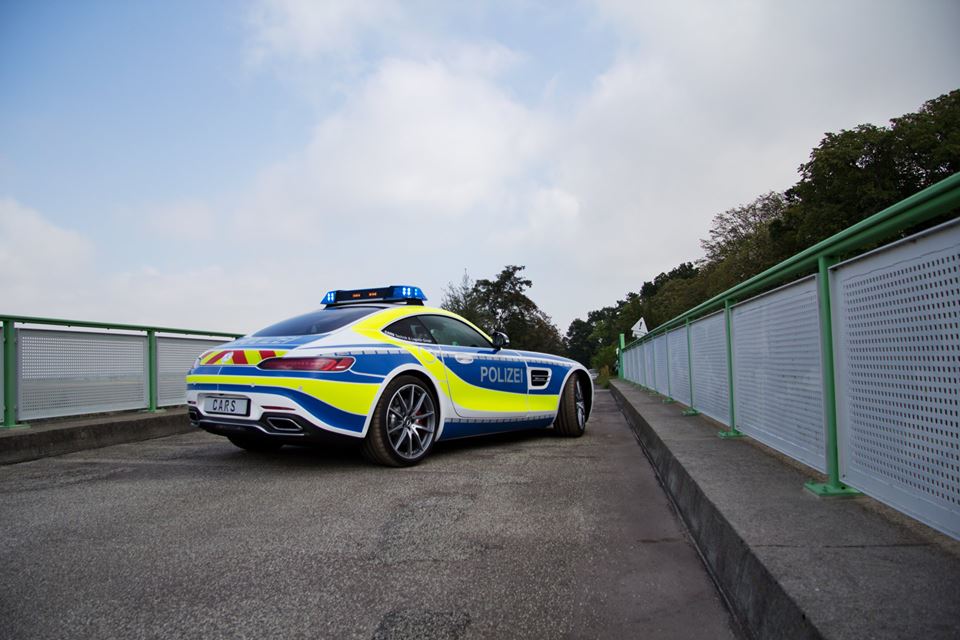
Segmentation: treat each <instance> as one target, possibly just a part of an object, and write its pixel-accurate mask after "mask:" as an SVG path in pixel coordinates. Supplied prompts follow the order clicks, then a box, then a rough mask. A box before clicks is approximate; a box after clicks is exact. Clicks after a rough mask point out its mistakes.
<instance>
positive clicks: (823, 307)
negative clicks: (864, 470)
mask: <svg viewBox="0 0 960 640" xmlns="http://www.w3.org/2000/svg"><path fill="white" fill-rule="evenodd" d="M958 208H960V173H958V174H954V175H952V176H950V177H949V178H947V179H945V180H942V181H940V182H938V183H936V184H934V185H932V186H930V187H927V188H926V189H923V190H922V191H919V192H917V193H915V194H914V195H912V196H910V197H909V198H906V199H904V200H902V201H900V202H898V203H897V204H895V205H893V206H890V207H887V208H886V209H884V210H883V211H880V212H879V213H876V214H874V215H872V216H870V217H868V218H865V219H864V220H861V221H860V222H858V223H857V224H855V225H853V226H851V227H848V228H847V229H844V230H843V231H841V232H840V233H837V234H835V235H833V236H831V237H829V238H827V239H826V240H823V241H821V242H818V243H817V244H815V245H813V246H812V247H810V248H808V249H806V250H805V251H801V252H800V253H798V254H796V255H794V256H792V257H790V258H787V259H786V260H784V261H783V262H780V263H779V264H777V265H775V266H773V267H771V268H769V269H767V270H766V271H763V272H762V273H760V274H758V275H756V276H754V277H752V278H749V279H748V280H745V281H743V282H741V283H739V284H737V285H735V286H733V287H731V288H730V289H727V290H726V291H724V292H723V293H720V294H718V295H716V296H713V297H712V298H710V299H709V300H707V301H706V302H703V303H701V304H699V305H697V306H695V307H693V308H691V309H689V310H687V311H685V312H684V313H682V314H680V315H678V316H677V317H675V318H672V319H670V320H668V321H667V322H664V323H663V324H661V325H660V326H658V327H656V328H655V329H653V330H652V331H650V332H649V333H647V334H646V335H644V336H642V337H641V338H638V339H637V340H634V341H633V342H631V343H630V344H627V345H625V346H623V345H624V339H623V334H621V335H620V344H621V347H622V348H621V363H620V372H619V377H620V378H623V362H622V358H623V353H624V352H625V351H629V350H630V349H632V348H634V347H636V346H638V345H640V344H642V343H645V342H649V341H650V340H652V339H654V338H655V337H657V336H658V335H660V334H662V333H665V332H667V331H670V330H671V329H673V328H675V327H678V326H680V325H681V324H683V325H686V330H687V340H688V345H689V344H690V343H689V340H690V322H691V321H693V320H695V319H697V318H700V317H703V316H705V315H707V314H710V313H713V312H714V311H717V310H718V309H723V312H724V321H725V330H726V343H727V344H726V348H727V377H728V382H729V403H730V428H729V430H727V431H722V432H720V434H719V435H720V436H721V437H726V438H729V437H739V436H742V435H743V434H742V433H741V432H740V431H739V430H738V429H737V427H736V425H737V421H736V415H735V403H734V397H735V396H734V391H735V389H734V378H733V372H734V368H733V358H734V356H735V354H734V351H733V344H732V331H731V315H732V314H731V308H732V306H733V304H734V303H735V302H737V301H740V300H744V299H745V298H747V297H748V296H750V295H752V294H756V293H760V292H762V291H764V290H766V289H770V288H772V287H774V286H775V285H779V284H783V283H784V282H786V281H788V280H791V279H793V278H795V277H797V276H802V275H808V274H811V273H817V274H818V276H819V285H818V286H819V291H818V295H819V298H820V311H819V313H820V332H821V340H820V342H821V358H822V368H823V400H824V410H825V419H826V425H825V426H826V429H825V438H826V447H827V450H826V466H827V476H828V481H827V482H826V483H814V482H809V483H807V485H806V486H807V488H808V489H809V490H810V491H813V492H814V493H816V494H817V495H847V494H850V493H856V490H855V489H852V488H850V487H847V486H846V485H844V484H843V483H842V482H841V481H840V471H839V463H838V447H837V406H836V382H835V371H834V353H833V327H832V319H831V304H830V284H829V282H830V281H829V278H828V276H829V269H830V267H831V266H833V265H834V264H836V262H837V258H838V256H842V255H846V254H848V253H850V252H852V251H855V250H857V249H864V248H866V247H869V246H871V245H872V244H874V243H876V242H879V241H882V240H887V239H890V238H891V237H893V236H895V235H896V234H899V233H901V232H903V231H906V230H908V229H910V228H911V227H914V226H916V225H918V224H920V223H923V222H926V221H928V220H931V219H933V218H936V217H938V216H942V215H944V214H947V213H949V212H951V211H954V210H956V209H958ZM688 349H689V347H688ZM691 362H692V361H691ZM689 374H690V375H689V377H690V385H691V387H690V397H691V406H690V408H691V409H694V405H693V368H692V365H691V367H690V371H689ZM655 388H656V382H654V389H655Z"/></svg>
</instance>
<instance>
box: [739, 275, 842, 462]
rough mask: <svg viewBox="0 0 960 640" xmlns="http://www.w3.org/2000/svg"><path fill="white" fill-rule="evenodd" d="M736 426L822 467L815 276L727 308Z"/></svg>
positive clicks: (819, 369)
mask: <svg viewBox="0 0 960 640" xmlns="http://www.w3.org/2000/svg"><path fill="white" fill-rule="evenodd" d="M732 325H733V350H734V357H733V367H734V398H735V409H736V421H737V425H736V426H737V428H738V429H740V430H741V431H743V432H744V433H746V434H748V435H750V436H752V437H754V438H756V439H757V440H760V441H761V442H763V443H764V444H767V445H768V446H771V447H773V448H774V449H777V450H778V451H781V452H783V453H785V454H787V455H788V456H790V457H792V458H795V459H797V460H799V461H801V462H803V463H805V464H808V465H810V466H811V467H814V468H815V469H819V470H820V471H824V470H826V454H825V448H824V413H823V380H822V377H821V368H820V325H819V316H818V306H817V290H816V280H815V279H814V278H812V277H810V278H805V279H804V280H800V281H799V282H796V283H794V284H790V285H787V286H786V287H782V288H780V289H777V290H775V291H773V292H770V293H767V294H764V295H762V296H759V297H756V298H753V299H751V300H748V301H747V302H744V303H742V304H739V305H737V306H735V307H734V308H733V318H732Z"/></svg>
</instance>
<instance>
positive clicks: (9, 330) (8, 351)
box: [0, 314, 242, 427]
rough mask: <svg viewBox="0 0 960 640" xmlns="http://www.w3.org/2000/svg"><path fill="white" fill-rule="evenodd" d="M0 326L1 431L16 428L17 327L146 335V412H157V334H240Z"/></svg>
mask: <svg viewBox="0 0 960 640" xmlns="http://www.w3.org/2000/svg"><path fill="white" fill-rule="evenodd" d="M0 322H2V323H3V427H15V426H17V380H18V378H17V342H16V340H17V338H16V335H17V333H16V331H15V327H16V325H17V324H27V325H52V326H58V327H67V328H72V327H77V328H83V329H104V330H107V331H132V332H138V333H143V334H146V337H147V384H148V389H149V393H148V404H147V410H148V411H151V412H155V411H157V382H158V369H157V334H158V333H162V334H174V335H181V336H208V337H218V338H219V337H225V338H239V337H241V335H242V334H238V333H228V332H223V331H201V330H198V329H177V328H173V327H155V326H147V325H136V324H117V323H109V322H91V321H86V320H64V319H60V318H38V317H31V316H14V315H3V314H0Z"/></svg>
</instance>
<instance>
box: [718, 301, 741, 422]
mask: <svg viewBox="0 0 960 640" xmlns="http://www.w3.org/2000/svg"><path fill="white" fill-rule="evenodd" d="M732 307H733V305H732V304H730V301H729V300H724V301H723V320H724V325H725V327H726V330H725V333H726V338H727V395H728V397H729V400H730V405H729V406H730V428H729V429H728V430H726V431H721V432H720V433H718V434H717V435H718V436H720V437H721V438H741V437H743V432H742V431H740V430H739V429H737V411H736V406H737V405H736V402H735V401H734V395H733V387H734V384H733V330H732V329H733V309H732Z"/></svg>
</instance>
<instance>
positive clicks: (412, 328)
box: [383, 316, 433, 344]
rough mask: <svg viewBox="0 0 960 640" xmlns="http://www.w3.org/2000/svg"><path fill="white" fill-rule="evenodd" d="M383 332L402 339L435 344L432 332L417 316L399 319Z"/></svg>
mask: <svg viewBox="0 0 960 640" xmlns="http://www.w3.org/2000/svg"><path fill="white" fill-rule="evenodd" d="M383 332H384V333H385V334H387V335H388V336H391V337H393V338H399V339H401V340H409V341H410V342H420V343H425V344H433V338H431V337H430V332H429V331H427V328H426V327H425V326H423V323H422V322H420V321H419V320H418V319H417V318H416V316H411V317H409V318H402V319H400V320H397V321H396V322H394V323H393V324H391V325H390V326H388V327H387V328H386V329H384V330H383Z"/></svg>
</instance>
